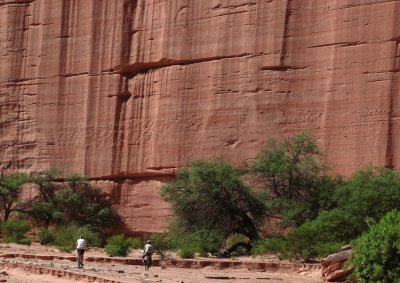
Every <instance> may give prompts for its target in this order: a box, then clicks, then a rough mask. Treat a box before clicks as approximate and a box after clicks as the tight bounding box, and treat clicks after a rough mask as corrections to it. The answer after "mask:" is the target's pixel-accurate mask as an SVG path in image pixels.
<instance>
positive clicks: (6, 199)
mask: <svg viewBox="0 0 400 283" xmlns="http://www.w3.org/2000/svg"><path fill="white" fill-rule="evenodd" d="M27 182H28V176H27V175H26V174H24V173H20V172H16V173H13V174H11V175H8V176H5V177H2V178H1V179H0V204H1V209H2V211H3V221H6V220H8V218H9V217H10V214H11V213H12V212H13V211H15V210H16V209H17V205H16V203H17V201H18V196H19V194H20V192H21V186H22V185H23V184H25V183H27Z"/></svg>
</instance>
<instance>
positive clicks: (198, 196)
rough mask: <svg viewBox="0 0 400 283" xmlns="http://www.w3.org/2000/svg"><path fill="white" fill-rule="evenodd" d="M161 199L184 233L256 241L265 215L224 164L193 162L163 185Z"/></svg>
mask: <svg viewBox="0 0 400 283" xmlns="http://www.w3.org/2000/svg"><path fill="white" fill-rule="evenodd" d="M161 195H162V197H163V198H164V199H165V200H166V201H167V202H169V203H170V204H171V205H172V209H173V211H174V213H175V215H176V216H177V218H178V221H180V223H181V227H183V229H186V230H188V231H190V230H191V231H195V230H198V229H208V230H211V231H220V230H222V231H224V233H225V238H226V237H227V236H229V235H230V234H235V233H237V234H243V235H245V236H247V237H248V238H249V239H256V238H258V227H259V224H260V223H261V220H262V218H263V216H264V215H265V212H266V210H265V206H264V204H263V201H261V200H260V198H259V197H258V196H257V195H256V194H255V193H254V192H253V191H252V190H251V189H250V188H248V187H247V186H245V185H244V184H243V182H242V181H241V179H240V176H239V174H238V172H237V171H236V170H235V169H234V168H233V167H232V166H231V165H229V164H228V163H226V162H224V161H220V160H217V161H210V162H206V161H203V160H196V161H193V162H192V163H191V164H190V166H189V167H186V168H182V169H180V170H179V172H178V174H177V177H176V179H175V180H173V181H171V182H170V183H167V184H165V185H164V186H163V187H162V190H161Z"/></svg>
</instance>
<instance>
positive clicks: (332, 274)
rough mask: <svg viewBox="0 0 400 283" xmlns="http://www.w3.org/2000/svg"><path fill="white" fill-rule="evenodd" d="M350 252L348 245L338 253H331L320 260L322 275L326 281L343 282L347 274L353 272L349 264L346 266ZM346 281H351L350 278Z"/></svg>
mask: <svg viewBox="0 0 400 283" xmlns="http://www.w3.org/2000/svg"><path fill="white" fill-rule="evenodd" d="M350 254H351V248H350V247H348V248H347V249H344V250H343V251H341V252H339V253H335V254H331V255H330V256H328V257H327V258H325V259H323V260H322V261H321V267H322V277H324V280H325V281H326V282H344V281H346V280H347V276H348V275H350V274H351V273H352V272H353V268H352V267H351V266H346V262H347V260H348V259H349V257H350ZM346 282H351V280H347V281H346Z"/></svg>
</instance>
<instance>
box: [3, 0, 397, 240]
mask: <svg viewBox="0 0 400 283" xmlns="http://www.w3.org/2000/svg"><path fill="white" fill-rule="evenodd" d="M399 13H400V3H399V1H395V0H392V1H390V0H326V1H313V0H279V1H278V0H207V1H198V0H0V150H1V153H2V154H1V156H0V168H1V169H3V170H7V169H26V170H28V171H40V170H42V169H44V168H48V167H57V168H60V169H62V170H64V171H65V172H70V171H74V172H79V173H82V174H85V175H87V176H89V177H92V178H94V179H96V180H102V181H103V182H104V183H107V182H108V183H109V184H111V186H110V187H109V188H108V190H109V191H113V192H115V191H116V190H117V191H118V193H115V194H114V195H113V200H114V201H115V203H116V204H121V206H118V209H119V210H120V211H123V212H124V215H123V216H124V217H125V218H126V219H129V223H130V224H129V225H130V227H131V228H132V229H133V230H135V231H136V230H143V231H147V229H150V231H148V232H151V231H159V230H160V229H162V227H163V226H162V225H161V224H160V223H159V220H157V221H155V220H154V219H159V217H160V216H165V215H168V214H169V210H168V208H167V206H166V205H165V204H163V205H162V204H161V202H160V200H159V198H158V193H157V191H158V188H159V185H160V182H162V181H163V180H164V179H165V178H170V177H171V176H173V174H174V172H175V169H176V168H178V167H179V166H184V165H186V164H187V163H188V161H189V160H191V159H194V158H198V157H203V158H209V157H215V156H216V157H222V158H224V159H226V160H228V161H230V162H233V163H235V164H240V163H241V162H243V161H247V160H249V159H251V158H253V157H254V155H255V154H256V152H257V151H258V150H259V149H260V148H261V147H262V146H263V145H264V143H265V141H266V140H267V139H268V138H271V137H273V138H281V137H283V136H287V135H291V134H294V133H296V132H298V131H301V130H309V131H310V132H312V133H313V134H314V135H315V137H317V138H318V140H319V142H320V144H321V145H322V146H323V148H324V150H325V152H326V157H327V159H328V162H329V163H330V164H331V165H332V167H333V168H334V170H335V171H336V172H339V173H342V174H346V175H348V174H351V173H352V172H354V170H356V169H358V168H359V167H360V166H362V165H365V164H368V163H373V164H376V165H385V166H388V167H392V168H398V167H399V165H400V152H399V150H400V139H399V138H398V136H396V135H399V133H400V131H399V119H397V118H398V117H399V115H400V113H399V112H400V107H399V94H400V93H399V92H400V89H399V84H400V82H399V74H400V73H399V72H400V48H399V42H400V17H398V15H399ZM124 180H125V181H124ZM116 188H118V189H116ZM155 206H157V207H155ZM144 207H147V208H146V209H145V208H144ZM138 215H140V217H142V216H143V217H145V218H146V217H147V219H148V221H147V222H146V221H143V219H142V218H137V217H139V216H138ZM150 222H151V223H150ZM152 223H154V224H152ZM150 227H152V228H150Z"/></svg>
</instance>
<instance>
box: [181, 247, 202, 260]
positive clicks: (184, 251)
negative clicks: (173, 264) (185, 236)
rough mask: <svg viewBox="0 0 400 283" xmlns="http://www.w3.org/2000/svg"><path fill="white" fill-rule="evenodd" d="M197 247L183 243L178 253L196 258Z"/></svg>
mask: <svg viewBox="0 0 400 283" xmlns="http://www.w3.org/2000/svg"><path fill="white" fill-rule="evenodd" d="M197 249H198V248H197V247H195V246H194V245H192V244H186V245H183V246H182V247H181V248H180V249H179V251H178V255H179V256H180V257H181V258H194V255H195V253H196V250H197Z"/></svg>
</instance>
